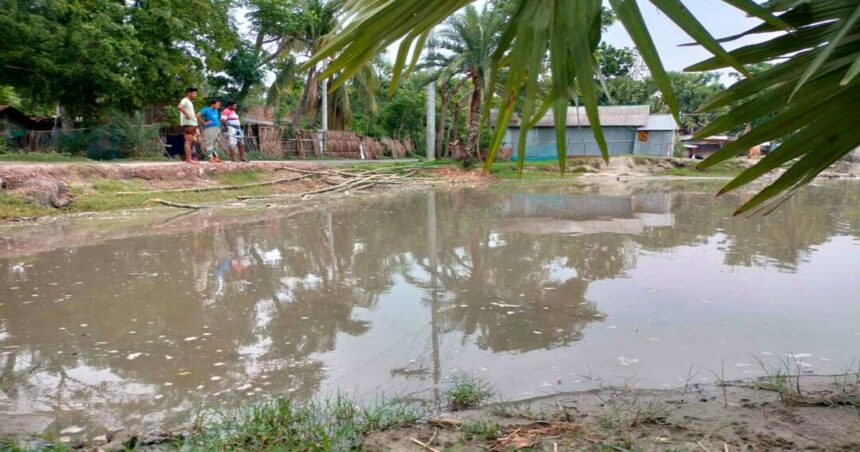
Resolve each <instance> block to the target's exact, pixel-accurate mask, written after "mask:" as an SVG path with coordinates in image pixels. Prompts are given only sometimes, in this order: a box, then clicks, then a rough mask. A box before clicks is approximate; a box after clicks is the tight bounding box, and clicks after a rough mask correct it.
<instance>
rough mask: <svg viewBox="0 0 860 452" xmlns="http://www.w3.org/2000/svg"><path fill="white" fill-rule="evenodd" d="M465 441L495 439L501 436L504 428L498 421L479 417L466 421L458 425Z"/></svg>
mask: <svg viewBox="0 0 860 452" xmlns="http://www.w3.org/2000/svg"><path fill="white" fill-rule="evenodd" d="M460 431H461V432H462V433H463V437H464V438H465V439H466V441H488V442H489V441H495V440H497V439H499V438H501V437H502V435H503V433H504V431H505V430H504V428H502V426H501V425H500V424H499V423H498V422H493V421H488V420H485V419H481V420H478V421H475V422H467V423H465V424H463V425H462V426H461V427H460Z"/></svg>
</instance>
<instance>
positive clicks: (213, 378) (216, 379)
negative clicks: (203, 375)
mask: <svg viewBox="0 0 860 452" xmlns="http://www.w3.org/2000/svg"><path fill="white" fill-rule="evenodd" d="M220 379H221V377H218V376H215V377H212V378H210V379H209V380H211V381H218V380H220Z"/></svg>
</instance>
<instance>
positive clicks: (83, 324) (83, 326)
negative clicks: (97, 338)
mask: <svg viewBox="0 0 860 452" xmlns="http://www.w3.org/2000/svg"><path fill="white" fill-rule="evenodd" d="M88 326H89V325H87V324H86V323H82V324H81V328H86V327H88Z"/></svg>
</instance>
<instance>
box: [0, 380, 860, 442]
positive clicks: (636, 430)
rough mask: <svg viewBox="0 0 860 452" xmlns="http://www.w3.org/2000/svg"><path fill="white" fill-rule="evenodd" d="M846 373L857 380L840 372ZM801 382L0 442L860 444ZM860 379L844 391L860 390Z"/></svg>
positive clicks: (266, 409) (353, 410)
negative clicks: (797, 393) (796, 394)
mask: <svg viewBox="0 0 860 452" xmlns="http://www.w3.org/2000/svg"><path fill="white" fill-rule="evenodd" d="M846 377H848V378H852V379H856V375H851V376H845V375H843V376H839V377H838V378H846ZM803 381H804V383H803V384H804V389H803V390H804V397H803V398H802V399H791V398H788V397H786V394H785V393H784V392H780V391H776V390H772V389H763V387H764V386H763V384H769V383H768V381H766V380H757V381H748V382H734V383H728V384H727V385H726V386H712V385H709V386H701V385H690V386H688V387H686V388H679V389H673V390H645V389H631V388H623V387H622V388H617V387H612V388H604V389H595V390H590V391H581V392H574V393H563V394H557V395H552V396H546V397H541V398H535V399H529V400H523V401H518V402H502V403H491V404H488V405H485V406H484V407H483V408H481V409H473V410H468V411H453V412H451V411H448V412H441V413H440V412H433V413H428V412H424V413H423V414H421V411H422V410H420V409H418V410H415V409H411V408H408V407H407V406H404V405H397V404H391V405H384V406H382V405H381V406H376V407H371V408H369V407H365V406H361V405H356V404H354V403H353V402H349V401H345V400H342V399H337V400H335V401H333V402H332V401H329V402H320V403H317V404H310V405H302V404H295V403H292V402H290V401H287V400H284V399H281V400H277V401H274V402H269V403H265V404H260V405H258V406H256V407H251V406H248V407H243V408H239V409H238V411H236V413H237V414H221V415H218V416H211V415H210V416H206V415H204V416H202V417H201V418H198V421H194V422H193V423H190V424H189V425H188V427H187V429H185V430H182V431H174V432H166V431H155V432H145V433H144V432H133V431H128V430H121V429H120V430H115V431H111V432H107V433H104V434H100V435H96V436H93V434H85V433H80V432H79V431H74V430H73V429H67V430H65V431H64V432H63V433H62V435H63V436H60V437H58V438H52V439H50V440H46V439H44V438H36V437H29V438H28V437H24V436H22V435H21V434H20V433H21V431H22V430H25V429H26V428H27V427H30V428H32V427H37V426H39V425H42V426H43V427H44V426H45V424H46V421H45V419H39V418H38V417H33V416H31V417H26V416H21V417H12V418H8V417H6V418H3V419H2V421H3V423H2V424H3V427H2V428H0V433H2V434H18V435H17V439H12V437H7V438H8V439H6V440H2V439H0V446H2V445H4V443H3V441H6V444H7V445H9V444H14V445H19V446H20V445H23V446H25V447H28V448H33V449H42V448H52V447H55V445H56V444H60V445H62V446H63V447H69V448H71V449H73V450H84V449H92V448H98V449H99V450H128V449H136V450H180V449H187V448H189V447H191V448H202V449H220V450H230V449H234V448H236V447H239V445H241V448H242V449H245V450H270V449H272V448H274V449H287V450H299V449H300V450H329V448H331V450H369V451H389V450H390V451H416V452H418V451H442V450H456V451H482V450H493V451H506V450H536V451H560V450H624V451H627V450H654V451H758V450H768V451H793V450H823V451H848V450H858V448H860V414H858V410H857V407H856V404H855V403H856V401H855V403H842V404H839V403H823V402H821V401H822V400H823V398H822V397H825V398H826V397H827V396H829V395H833V394H835V393H837V392H839V391H844V390H846V387H844V386H842V387H840V388H837V387H836V386H834V384H833V379H831V378H824V377H821V378H816V377H811V378H804V379H803ZM828 381H829V383H828ZM770 382H771V383H772V382H773V380H770ZM854 385H855V386H851V387H850V388H847V389H849V390H850V391H855V392H852V393H851V394H853V396H855V397H856V395H857V393H856V390H857V386H856V381H855V383H854ZM844 395H845V393H844V392H843V393H841V396H844ZM819 396H822V397H819ZM249 413H254V414H249ZM200 419H205V420H204V421H202V422H201V421H200Z"/></svg>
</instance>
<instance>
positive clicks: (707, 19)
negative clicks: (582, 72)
mask: <svg viewBox="0 0 860 452" xmlns="http://www.w3.org/2000/svg"><path fill="white" fill-rule="evenodd" d="M485 3H486V0H477V1H475V3H474V4H475V6H476V7H478V8H482V7H483V5H484V4H485ZM606 3H607V2H605V1H604V4H606ZM638 3H639V8H640V9H641V10H642V15H643V16H644V17H645V24H646V25H647V26H648V30H649V31H650V32H651V37H652V39H654V44H655V45H656V46H657V51H658V52H659V53H660V57H661V58H662V60H663V64H664V65H665V66H666V69H669V70H674V71H680V70H683V69H684V68H685V67H687V66H689V65H691V64H693V63H697V62H699V61H701V60H704V59H706V58H708V57H710V53H708V51H706V50H703V49H701V48H700V47H679V45H680V44H685V43H688V42H690V38H689V37H688V36H687V35H686V34H685V33H684V32H683V31H681V29H680V28H678V27H677V26H675V24H674V23H672V21H671V20H669V19H668V18H667V17H666V16H665V15H664V14H663V13H661V12H660V11H659V10H658V9H657V8H656V7H655V6H654V5H653V4H651V2H650V1H647V0H638ZM682 3H683V4H684V5H685V6H686V7H687V8H688V9H690V11H692V12H693V14H694V15H695V16H696V17H697V18H698V19H699V20H700V21H701V22H702V24H703V25H704V26H705V28H707V29H708V30H709V31H710V32H711V34H712V35H714V36H715V37H717V38H722V37H725V36H731V35H734V34H737V33H740V32H742V31H746V30H748V29H750V28H752V27H754V26H756V25H758V24H759V23H760V21H759V20H758V19H750V18H749V17H746V15H745V14H744V13H743V12H741V11H739V10H737V9H735V8H733V7H731V6H729V5H727V4H725V3H723V2H722V1H721V0H682ZM604 40H605V41H606V42H608V43H609V44H612V45H614V46H616V47H633V42H632V41H631V40H630V38H629V37H628V36H627V31H626V30H625V29H624V27H623V26H622V25H621V24H620V23H616V24H615V25H613V26H612V27H611V28H610V29H609V30H608V31H607V32H606V34H605V35H604ZM751 42H755V41H754V40H751V39H744V40H739V41H738V42H737V43H731V44H726V47H727V48H728V49H733V48H735V47H738V46H739V45H743V44H749V43H751Z"/></svg>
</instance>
